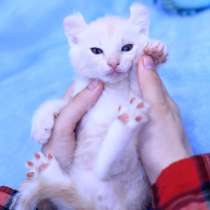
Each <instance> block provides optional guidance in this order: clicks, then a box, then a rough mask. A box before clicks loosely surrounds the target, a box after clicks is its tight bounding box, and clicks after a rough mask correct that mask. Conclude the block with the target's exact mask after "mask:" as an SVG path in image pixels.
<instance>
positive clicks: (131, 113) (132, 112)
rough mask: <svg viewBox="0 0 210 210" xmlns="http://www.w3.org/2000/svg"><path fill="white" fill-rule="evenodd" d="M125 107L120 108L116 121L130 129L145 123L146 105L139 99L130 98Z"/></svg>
mask: <svg viewBox="0 0 210 210" xmlns="http://www.w3.org/2000/svg"><path fill="white" fill-rule="evenodd" d="M128 102H129V103H128V104H127V106H125V107H122V106H120V107H119V109H118V112H119V115H118V119H119V120H120V121H121V122H122V123H123V124H126V125H128V126H129V127H130V128H137V127H139V126H140V125H141V124H143V123H145V122H147V119H148V118H147V111H148V105H147V104H146V103H144V102H143V101H142V100H141V99H139V98H136V97H132V98H131V99H130V100H129V101H128Z"/></svg>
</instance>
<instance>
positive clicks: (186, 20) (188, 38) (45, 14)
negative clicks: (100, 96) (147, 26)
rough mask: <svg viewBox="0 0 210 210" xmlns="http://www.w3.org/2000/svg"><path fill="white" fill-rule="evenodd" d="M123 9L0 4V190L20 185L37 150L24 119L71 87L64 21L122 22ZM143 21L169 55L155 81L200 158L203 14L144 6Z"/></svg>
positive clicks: (209, 101) (59, 0) (204, 100)
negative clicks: (76, 14)
mask: <svg viewBox="0 0 210 210" xmlns="http://www.w3.org/2000/svg"><path fill="white" fill-rule="evenodd" d="M131 2H132V0H106V1H105V0H103V1H97V0H89V1H85V0H77V1H71V0H69V1H66V0H53V1H43V0H31V1H25V0H13V1H7V0H1V2H0V107H1V109H0V110H1V111H0V126H1V129H0V185H2V184H4V185H9V186H12V187H18V186H19V184H20V183H21V181H22V180H23V179H24V174H25V172H26V170H25V168H24V163H25V161H26V160H28V159H31V157H32V154H33V152H35V151H37V150H38V149H39V148H40V147H39V145H38V144H37V143H36V142H34V141H33V140H32V139H31V138H30V127H31V117H32V114H33V112H34V110H35V109H36V108H37V106H38V105H39V104H40V103H42V102H43V101H45V100H47V99H51V98H56V97H59V96H60V95H62V94H63V93H64V92H65V90H66V89H67V87H68V86H69V84H70V83H71V81H72V78H73V74H72V67H71V66H70V65H69V61H68V56H67V54H68V46H67V42H66V39H65V37H64V34H63V26H62V21H63V18H64V16H66V15H67V14H69V13H71V12H72V11H77V10H78V11H81V12H82V13H83V14H84V15H85V17H86V19H87V20H93V19H94V18H96V17H98V16H101V15H104V14H115V15H127V14H128V8H129V5H130V4H131ZM148 2H149V0H148ZM150 2H151V1H150ZM151 16H152V24H151V36H152V37H153V38H155V39H161V40H163V41H164V42H165V43H166V44H167V45H168V48H169V52H170V57H169V60H168V63H167V64H166V65H164V66H162V67H161V68H160V74H161V76H162V78H163V80H164V82H165V84H166V86H167V88H168V90H169V92H170V94H171V95H172V96H173V98H174V99H175V100H176V102H177V104H178V105H179V107H180V110H181V112H182V116H183V123H184V126H185V128H186V133H187V135H188V138H189V140H190V142H191V144H192V147H193V150H194V152H195V153H202V152H208V151H209V150H210V129H209V127H210V126H209V120H210V112H209V108H210V66H209V65H210V37H209V34H210V27H209V20H210V11H206V12H204V13H200V14H199V15H196V16H192V17H179V16H168V15H167V14H164V13H163V12H162V11H160V10H158V9H157V8H155V7H152V6H151ZM157 149H158V148H157Z"/></svg>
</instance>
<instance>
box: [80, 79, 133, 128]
mask: <svg viewBox="0 0 210 210" xmlns="http://www.w3.org/2000/svg"><path fill="white" fill-rule="evenodd" d="M129 91H130V90H129V86H128V83H123V84H119V86H117V87H109V86H108V87H105V89H104V91H103V94H102V95H101V96H100V98H99V100H98V101H97V103H96V105H95V106H94V107H93V108H92V110H90V111H89V112H88V114H87V115H86V117H85V119H84V121H85V124H86V123H87V122H88V124H97V125H98V126H100V125H102V126H103V125H104V126H105V125H109V124H110V123H111V122H112V121H113V120H114V119H115V118H116V116H117V113H118V108H119V106H123V105H125V104H126V103H127V102H128V98H129Z"/></svg>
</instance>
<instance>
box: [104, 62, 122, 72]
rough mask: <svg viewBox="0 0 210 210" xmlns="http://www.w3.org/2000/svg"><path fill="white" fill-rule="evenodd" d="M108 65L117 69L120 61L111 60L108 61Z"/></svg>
mask: <svg viewBox="0 0 210 210" xmlns="http://www.w3.org/2000/svg"><path fill="white" fill-rule="evenodd" d="M107 64H108V66H110V67H111V68H112V69H113V70H116V68H117V67H118V66H119V65H120V63H119V62H109V63H107Z"/></svg>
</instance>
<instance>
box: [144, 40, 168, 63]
mask: <svg viewBox="0 0 210 210" xmlns="http://www.w3.org/2000/svg"><path fill="white" fill-rule="evenodd" d="M144 54H146V55H149V56H151V57H152V58H153V60H154V62H155V64H156V65H159V64H162V63H165V62H166V60H167V57H168V52H167V47H166V45H165V44H163V43H162V42H160V41H153V40H151V41H149V42H148V44H147V45H146V47H145V48H144Z"/></svg>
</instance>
